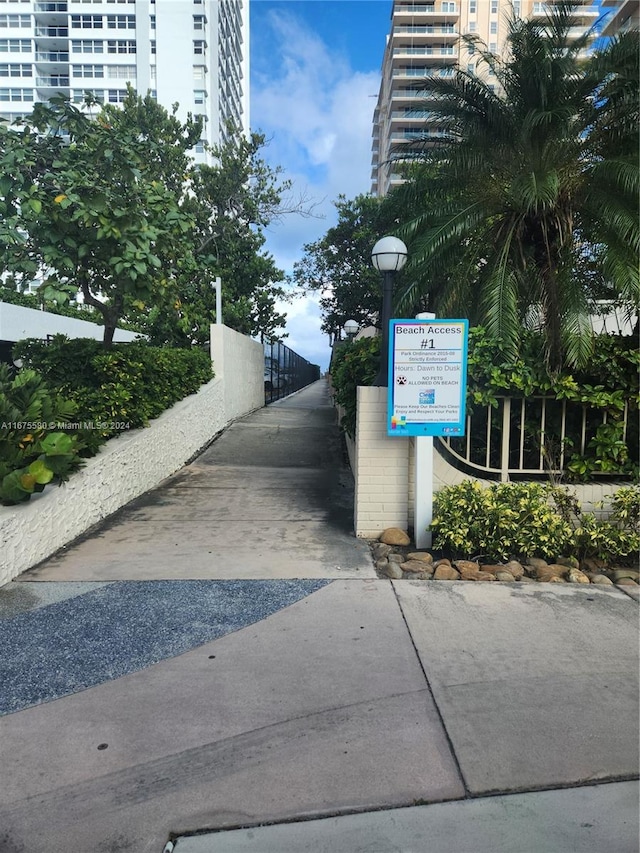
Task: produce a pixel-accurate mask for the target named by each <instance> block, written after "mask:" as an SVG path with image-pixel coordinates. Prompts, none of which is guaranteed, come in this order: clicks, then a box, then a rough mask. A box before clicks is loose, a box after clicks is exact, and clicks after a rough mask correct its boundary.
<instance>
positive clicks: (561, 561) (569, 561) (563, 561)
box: [556, 557, 580, 569]
mask: <svg viewBox="0 0 640 853" xmlns="http://www.w3.org/2000/svg"><path fill="white" fill-rule="evenodd" d="M556 563H557V564H558V565H559V566H568V567H569V568H570V569H579V568H580V563H579V562H578V560H577V559H576V558H575V557H556Z"/></svg>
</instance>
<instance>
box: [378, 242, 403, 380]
mask: <svg viewBox="0 0 640 853" xmlns="http://www.w3.org/2000/svg"><path fill="white" fill-rule="evenodd" d="M371 261H372V263H373V265H374V267H375V268H376V269H377V270H380V272H381V273H382V281H383V284H382V343H381V347H382V349H381V351H380V370H379V371H378V375H377V376H376V379H375V382H374V383H373V384H374V385H377V386H379V387H382V388H386V387H387V385H388V382H389V321H390V320H391V308H392V294H393V276H394V275H395V274H396V273H397V272H398V271H399V270H401V269H402V267H403V266H404V265H405V263H406V262H407V247H406V246H405V244H404V243H403V242H402V240H398V238H397V237H383V238H382V239H381V240H378V242H377V243H376V244H375V246H374V247H373V250H372V252H371Z"/></svg>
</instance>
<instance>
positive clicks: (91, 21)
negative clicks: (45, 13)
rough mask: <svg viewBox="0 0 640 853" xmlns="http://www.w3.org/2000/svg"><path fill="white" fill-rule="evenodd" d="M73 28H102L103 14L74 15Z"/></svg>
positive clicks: (72, 17)
mask: <svg viewBox="0 0 640 853" xmlns="http://www.w3.org/2000/svg"><path fill="white" fill-rule="evenodd" d="M71 28H72V29H74V30H101V29H102V15H72V16H71Z"/></svg>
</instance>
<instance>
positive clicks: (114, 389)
mask: <svg viewBox="0 0 640 853" xmlns="http://www.w3.org/2000/svg"><path fill="white" fill-rule="evenodd" d="M14 354H15V355H18V356H19V357H20V358H22V359H23V361H24V363H25V364H26V365H28V366H29V367H32V368H34V369H36V370H38V371H40V372H41V373H42V375H43V376H44V377H45V378H46V380H47V381H48V382H49V383H51V384H52V385H53V386H54V387H56V388H57V389H58V390H59V391H60V392H61V393H63V394H65V395H66V396H68V397H69V398H70V399H71V400H72V401H73V402H74V403H75V405H76V420H77V421H78V422H79V423H82V422H85V423H92V424H93V425H94V429H93V430H92V433H91V439H90V440H89V445H90V450H91V451H93V452H95V450H96V449H97V446H99V444H100V443H101V442H102V441H104V440H106V439H107V438H109V437H111V436H113V435H116V434H118V432H119V428H118V427H117V426H112V425H113V424H125V425H126V428H127V429H135V428H137V427H143V426H146V425H147V424H148V423H149V420H151V419H152V418H155V417H157V416H158V415H159V414H161V413H162V412H163V411H164V410H165V409H167V408H169V407H170V406H172V405H173V404H174V403H175V402H177V401H178V400H181V399H182V398H183V397H186V396H187V395H188V394H192V393H194V392H195V391H197V390H198V388H199V387H200V386H201V385H202V384H203V383H205V382H208V381H209V379H211V377H212V375H213V371H212V367H211V359H210V357H209V354H208V353H207V352H205V351H204V350H197V349H191V350H187V349H170V348H162V347H152V346H149V345H148V344H147V343H145V342H138V341H136V342H133V343H128V344H114V345H113V346H112V348H111V349H109V350H105V349H104V347H103V346H102V344H101V343H100V342H99V341H93V340H88V339H85V338H82V339H77V340H68V339H67V338H65V337H64V336H62V335H57V336H56V337H55V338H54V339H53V341H52V342H50V343H49V344H46V343H44V342H43V341H38V340H28V341H22V342H21V343H20V344H19V345H18V346H16V347H15V349H14ZM98 424H100V425H106V426H101V427H97V425H98ZM120 429H121V427H120Z"/></svg>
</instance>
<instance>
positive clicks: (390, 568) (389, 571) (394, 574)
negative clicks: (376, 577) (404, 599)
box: [383, 563, 402, 580]
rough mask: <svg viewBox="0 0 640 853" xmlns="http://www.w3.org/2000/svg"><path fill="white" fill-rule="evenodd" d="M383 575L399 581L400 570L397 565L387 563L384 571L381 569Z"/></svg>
mask: <svg viewBox="0 0 640 853" xmlns="http://www.w3.org/2000/svg"><path fill="white" fill-rule="evenodd" d="M383 572H384V574H385V575H386V576H387V577H388V578H393V580H400V578H401V577H402V569H401V568H400V566H399V565H398V564H397V563H387V567H386V569H383Z"/></svg>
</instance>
